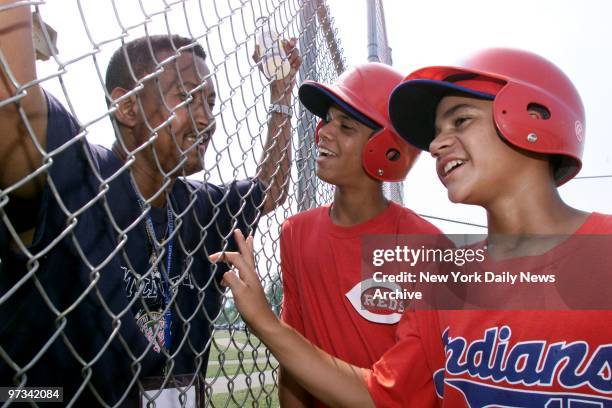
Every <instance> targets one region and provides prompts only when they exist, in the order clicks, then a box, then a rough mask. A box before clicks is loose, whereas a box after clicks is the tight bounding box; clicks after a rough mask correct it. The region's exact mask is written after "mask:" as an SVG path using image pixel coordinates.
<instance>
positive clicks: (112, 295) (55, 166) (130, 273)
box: [0, 94, 263, 405]
mask: <svg viewBox="0 0 612 408" xmlns="http://www.w3.org/2000/svg"><path fill="white" fill-rule="evenodd" d="M47 100H48V109H49V116H48V128H47V145H46V151H47V152H49V156H50V157H49V158H48V159H47V160H46V161H45V163H47V165H48V166H49V167H48V170H47V171H48V178H47V182H46V186H45V189H44V192H43V196H42V199H41V201H40V205H39V208H38V216H37V221H36V232H35V236H34V240H33V242H32V245H31V246H30V247H28V250H29V251H30V252H31V254H32V256H31V257H30V258H29V257H28V256H26V255H25V254H24V253H23V251H18V250H16V249H15V248H12V249H11V248H9V242H10V239H9V236H10V235H9V232H8V230H7V229H6V228H5V226H4V224H2V223H0V225H1V228H0V243H1V247H0V251H1V253H0V255H1V256H2V263H1V264H0V268H1V269H0V272H1V275H0V297H4V302H2V303H0V346H1V347H2V348H3V349H4V351H5V352H6V353H7V354H8V355H9V356H10V358H11V360H12V362H11V364H9V363H7V362H6V361H4V359H1V358H0V384H2V385H5V386H6V385H9V384H14V383H15V375H16V373H17V372H18V369H17V367H16V366H18V367H25V366H27V365H28V364H30V363H31V362H33V366H32V367H29V368H28V369H27V370H24V371H25V376H27V381H26V384H25V385H27V386H33V385H45V386H52V385H56V386H63V387H64V402H67V401H70V400H71V399H72V398H74V397H75V395H76V394H77V390H78V389H79V387H81V386H82V385H84V390H82V391H80V392H79V393H78V394H79V395H78V397H76V398H78V399H77V401H78V404H77V405H81V404H84V403H86V402H87V401H92V402H93V401H95V397H94V394H93V393H92V392H91V388H92V387H93V388H94V389H95V393H97V394H99V396H100V398H102V399H103V400H104V401H105V402H106V403H108V404H111V405H112V404H114V403H116V402H117V401H119V400H120V399H121V398H123V396H124V394H125V395H127V397H128V400H131V399H132V398H134V396H135V390H136V389H137V387H136V385H134V384H132V383H131V382H132V380H133V379H134V378H135V377H136V376H138V377H140V378H145V377H150V376H161V375H163V372H164V367H166V368H165V370H166V371H168V370H169V369H171V370H172V373H173V374H184V373H194V372H199V373H204V372H205V370H206V365H207V360H208V347H209V341H210V333H211V322H212V321H213V320H214V319H215V318H216V316H217V315H218V314H219V311H220V297H221V295H222V293H223V289H220V287H219V279H220V277H221V275H222V273H223V272H224V269H222V268H220V267H218V266H216V265H211V264H210V263H209V261H208V255H210V254H212V253H214V252H218V251H220V250H222V249H228V250H234V249H235V243H234V242H233V239H232V238H231V233H232V231H233V229H235V228H240V229H241V230H242V231H243V232H244V233H249V232H252V231H253V230H254V229H255V228H256V224H257V221H258V218H259V210H260V209H261V207H262V201H263V189H262V187H261V185H260V183H259V182H258V181H257V180H242V181H236V182H233V183H232V184H230V185H227V186H216V185H212V184H209V183H202V182H198V181H192V180H183V179H178V180H177V181H176V182H175V184H174V186H173V189H172V192H171V194H169V205H170V206H171V209H172V213H173V214H174V216H173V222H174V224H175V235H174V238H173V240H172V242H173V251H172V260H171V269H170V273H169V284H171V285H172V286H173V287H175V288H176V290H174V291H172V290H171V291H169V292H168V293H169V294H170V296H171V297H172V298H173V301H172V307H171V312H172V324H171V328H172V330H171V331H172V336H171V339H172V342H171V347H170V350H169V354H170V356H166V353H164V352H163V351H162V352H156V351H155V350H154V348H153V347H151V342H149V341H148V340H147V339H146V338H145V336H144V335H143V334H142V332H141V331H140V329H139V328H138V326H137V324H136V322H135V316H136V314H137V313H138V311H142V310H143V308H144V305H145V304H146V305H147V307H148V308H155V307H157V306H159V305H160V303H161V306H162V307H163V306H164V304H163V303H164V298H163V296H162V295H163V293H162V292H161V291H163V290H164V289H163V287H162V285H160V283H159V281H154V280H153V279H150V278H152V275H153V274H152V273H151V264H150V258H151V254H152V250H154V249H153V248H152V246H151V243H150V240H149V239H148V238H147V234H146V231H145V220H146V218H147V216H143V215H142V211H141V207H140V205H139V201H138V195H137V193H136V192H135V191H134V188H133V187H132V186H133V184H132V183H131V180H130V174H129V171H128V170H127V169H126V168H125V167H123V166H124V163H122V162H121V161H120V160H119V159H118V158H117V157H116V156H115V155H114V154H113V153H112V152H111V151H109V150H108V149H106V148H103V147H101V146H97V145H93V144H90V143H88V142H87V141H86V139H85V138H84V136H85V132H84V131H82V130H81V128H80V126H79V125H78V123H77V122H76V121H75V119H74V118H73V117H72V116H71V115H70V114H69V113H68V112H67V111H66V109H65V108H64V107H63V106H62V105H61V104H60V103H59V102H58V101H57V100H56V99H55V98H53V97H52V96H50V95H49V94H47ZM34 216H35V213H32V212H29V213H27V212H26V213H22V212H20V213H19V214H12V215H11V218H12V219H16V220H17V222H19V219H22V217H34ZM150 216H151V219H152V221H153V224H154V225H155V229H156V232H157V234H156V235H157V238H158V239H160V240H161V238H162V237H163V236H164V234H165V233H166V231H167V221H168V219H167V212H166V211H165V210H163V209H156V208H151V210H150ZM166 249H167V248H166ZM162 264H163V265H164V266H163V267H162ZM166 264H167V259H166V258H164V259H163V260H162V261H161V262H160V268H163V269H162V270H163V271H165V265H166ZM147 271H148V273H147ZM24 277H26V278H25V279H23V278H24ZM15 288H18V289H17V290H16V291H15V292H14V293H9V291H13V290H15ZM39 352H42V353H43V354H42V356H36V355H37V353H39ZM168 362H172V364H168ZM13 364H14V365H16V366H13ZM21 378H25V377H21ZM17 380H18V381H19V377H18V378H17Z"/></svg>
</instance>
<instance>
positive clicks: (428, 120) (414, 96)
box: [213, 49, 612, 408]
mask: <svg viewBox="0 0 612 408" xmlns="http://www.w3.org/2000/svg"><path fill="white" fill-rule="evenodd" d="M390 116H391V120H392V122H393V125H394V127H395V128H396V129H397V130H398V132H399V134H400V135H402V137H404V138H405V139H406V140H408V141H409V142H411V143H412V144H414V145H415V146H417V147H419V148H421V149H423V150H430V152H431V154H432V155H433V156H434V157H435V158H436V160H437V166H436V168H437V172H438V176H439V177H440V179H441V181H442V182H443V184H444V185H445V186H446V188H447V189H448V195H449V198H450V199H451V200H452V201H454V202H461V203H469V204H474V205H479V206H482V207H484V208H485V210H486V211H487V217H488V230H489V236H488V239H487V251H488V254H489V255H490V256H491V257H492V258H494V259H493V261H492V263H491V265H495V266H501V267H504V266H507V265H511V266H512V265H513V263H514V262H516V260H520V261H523V260H525V259H529V260H533V261H535V262H537V265H539V266H540V267H541V268H543V269H546V268H548V267H550V266H551V265H550V264H549V262H551V261H552V263H553V265H555V266H556V267H561V269H560V271H561V272H560V276H561V277H563V272H567V271H569V272H574V273H576V271H577V272H579V273H580V274H582V276H583V277H586V276H589V275H590V274H591V273H592V272H594V271H592V270H590V267H591V266H593V265H594V264H593V263H590V262H589V263H585V260H589V261H592V260H594V259H596V258H597V257H601V258H604V259H607V260H608V261H607V262H608V263H607V264H604V265H603V267H604V269H605V271H606V273H604V274H603V275H599V277H600V278H601V279H599V280H597V281H596V285H597V286H598V287H600V288H601V287H602V286H603V291H604V292H603V296H604V299H609V298H610V293H609V288H610V279H611V278H610V275H609V272H608V271H609V257H607V258H606V257H605V255H607V252H609V251H608V249H607V248H606V247H604V248H601V243H602V242H605V241H602V240H603V238H602V237H601V235H606V234H610V233H611V232H612V216H610V215H604V214H599V213H586V212H582V211H579V210H576V209H574V208H571V207H570V206H568V205H567V204H566V203H564V202H563V201H562V199H561V198H560V196H559V193H558V191H557V186H559V185H561V184H563V183H564V182H566V181H568V180H569V179H571V178H572V177H573V176H575V175H576V173H577V172H578V171H579V169H580V166H581V155H582V148H583V143H584V109H583V106H582V101H581V99H580V96H579V95H578V92H577V91H576V89H575V88H574V86H573V84H572V83H571V81H570V80H569V79H568V78H567V77H566V76H565V74H564V73H563V72H561V70H560V69H559V68H557V67H556V66H555V65H553V64H552V63H550V62H549V61H547V60H545V59H544V58H542V57H540V56H537V55H535V54H532V53H529V52H525V51H519V50H509V49H491V50H485V51H482V52H480V53H477V54H476V55H474V56H472V57H471V58H468V59H467V60H466V61H465V62H464V63H463V64H462V65H461V66H457V67H444V66H442V67H429V68H424V69H422V70H418V71H416V72H414V73H413V74H411V75H409V76H408V78H407V80H406V81H405V82H404V83H402V84H401V85H400V86H398V87H397V88H396V89H395V90H394V92H393V94H392V96H391V100H390ZM537 234H545V235H546V236H547V237H553V245H552V246H550V245H549V246H547V247H541V246H536V247H533V246H532V245H531V242H533V241H531V240H529V239H525V237H530V236H534V235H537ZM236 235H237V237H238V238H239V239H238V243H239V246H240V249H241V254H236V253H233V254H227V255H226V256H225V259H227V260H229V261H230V262H232V263H233V264H234V265H235V266H236V267H237V268H238V269H239V271H240V277H239V276H238V275H236V274H235V273H232V272H228V273H226V274H225V277H224V279H225V282H226V283H227V284H228V285H229V286H230V287H231V288H232V291H233V293H234V296H235V299H236V305H237V307H238V309H239V310H240V312H241V314H242V315H243V318H244V319H245V321H247V322H248V323H249V325H250V326H251V327H252V328H253V330H254V331H255V332H256V333H257V334H258V336H259V338H261V339H262V340H263V341H264V343H266V345H267V346H268V347H269V348H270V350H271V351H272V352H273V353H274V355H275V356H276V357H277V359H278V360H279V362H280V364H281V365H283V366H284V368H285V370H287V371H289V372H290V373H291V374H292V375H293V376H294V377H295V378H296V381H298V382H299V383H300V384H301V385H302V386H303V387H304V388H306V389H307V390H309V392H311V393H312V394H313V395H316V396H317V397H318V398H319V399H320V400H322V401H324V402H325V403H327V404H329V405H333V406H343V407H352V406H359V407H368V406H380V407H413V406H418V407H435V406H443V407H464V406H470V407H488V406H505V407H538V408H543V407H551V406H554V407H565V406H574V405H579V406H604V407H607V406H610V404H611V400H610V394H611V393H612V380H611V378H612V373H611V371H610V367H611V366H610V361H611V356H612V354H611V353H612V343H611V339H612V326H610V324H609V322H610V321H611V319H612V312H611V311H610V308H609V307H607V308H606V307H602V305H601V304H599V305H595V307H593V308H584V307H582V308H580V307H579V308H577V309H572V307H571V304H569V305H567V304H566V305H565V308H564V309H554V308H553V309H552V310H551V309H542V310H537V309H534V308H533V307H529V306H532V305H530V304H525V310H509V309H505V308H504V307H503V304H504V299H497V305H498V307H497V308H496V309H495V310H493V309H492V310H417V311H410V312H407V313H405V314H404V316H403V318H402V320H401V321H400V323H399V326H398V330H397V334H396V335H397V339H396V343H395V344H394V345H393V347H391V348H390V349H389V350H388V351H387V352H386V353H385V354H384V355H383V356H382V357H381V358H380V359H379V360H378V361H377V362H376V363H375V364H374V365H373V366H372V367H371V368H368V369H362V368H359V367H357V366H354V365H350V364H347V363H346V362H344V361H341V360H339V359H336V358H333V357H332V356H330V355H328V354H326V353H324V352H323V351H322V350H320V349H318V348H316V347H313V346H312V345H311V344H310V343H309V342H308V341H307V340H305V339H304V338H302V337H301V336H299V335H298V334H297V333H295V332H294V331H293V330H291V329H290V328H288V327H287V326H285V325H283V324H282V323H280V322H279V321H278V320H277V319H276V318H275V317H274V315H273V314H272V313H271V312H269V311H266V309H267V307H266V305H265V301H264V300H263V299H262V297H263V295H262V294H263V291H261V288H260V285H259V283H258V278H257V275H256V274H255V272H254V262H253V260H252V256H251V252H252V238H248V239H247V241H246V242H245V241H244V239H242V238H241V237H240V234H239V233H238V232H237V234H236ZM585 235H596V236H597V235H599V236H600V237H599V240H595V241H590V242H595V243H599V247H597V246H596V247H595V253H594V255H595V256H592V257H588V256H587V257H586V258H581V257H579V256H576V254H574V253H573V252H570V255H571V256H570V257H568V253H567V251H566V250H567V248H568V246H567V244H568V243H576V242H578V243H581V242H584V241H580V238H581V237H582V238H584V236H585ZM595 238H597V237H595ZM604 238H605V237H604ZM587 242H589V241H587ZM570 248H572V247H570ZM578 248H580V251H581V252H582V253H583V254H584V253H587V254H589V253H590V252H589V251H592V248H589V247H586V248H585V247H584V246H578ZM591 255H593V254H591ZM220 258H221V257H220V255H216V256H214V257H213V259H214V260H218V259H220ZM568 259H572V260H573V263H571V262H570V266H569V267H567V266H566V262H567V261H568ZM518 265H519V266H520V265H522V264H521V263H519V264H518ZM513 266H516V264H514V265H513ZM600 266H601V265H600ZM564 268H565V269H564ZM557 289H558V290H559V292H558V293H557V295H561V296H562V295H568V294H569V295H570V296H574V295H578V296H579V292H578V293H577V294H576V293H573V291H574V290H578V287H576V286H575V285H573V286H570V287H569V288H563V287H558V288H557ZM563 290H567V292H566V293H563ZM598 293H600V294H601V293H602V292H601V290H600V291H599V292H598ZM520 295H521V293H518V296H520ZM536 300H537V299H536ZM580 300H581V301H584V300H585V299H580ZM586 300H587V301H588V300H589V299H588V298H587V299H586ZM500 303H501V305H500ZM597 309H599V310H597ZM304 362H307V364H306V366H305V367H304Z"/></svg>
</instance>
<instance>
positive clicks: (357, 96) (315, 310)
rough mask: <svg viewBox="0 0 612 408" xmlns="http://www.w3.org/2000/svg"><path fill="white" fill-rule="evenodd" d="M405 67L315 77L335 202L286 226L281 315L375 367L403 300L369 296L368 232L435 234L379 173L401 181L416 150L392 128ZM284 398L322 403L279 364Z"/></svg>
mask: <svg viewBox="0 0 612 408" xmlns="http://www.w3.org/2000/svg"><path fill="white" fill-rule="evenodd" d="M401 80H402V75H401V74H400V73H399V72H397V71H395V70H394V69H392V68H391V67H388V66H386V65H383V64H379V63H369V64H364V65H359V66H356V67H353V68H351V69H349V70H348V71H347V72H345V73H344V74H342V75H341V76H340V77H339V78H338V80H337V82H336V83H334V84H322V83H317V82H312V81H307V82H306V83H304V84H303V85H302V86H301V87H300V90H299V97H300V101H301V102H302V104H303V105H304V106H305V107H306V108H307V109H308V110H309V111H311V112H312V113H313V114H315V115H316V116H318V117H319V118H320V119H321V121H320V123H319V125H318V126H317V129H316V132H315V142H316V143H317V147H318V151H319V155H318V157H317V160H316V163H317V166H316V172H317V176H318V177H319V178H320V179H321V180H323V181H325V182H327V183H330V184H332V185H334V186H335V191H334V199H333V202H331V203H329V204H326V205H324V206H321V207H318V208H315V209H312V210H309V211H306V212H303V213H300V214H298V215H295V216H293V217H290V218H289V219H287V221H285V223H284V224H283V226H282V235H281V267H282V278H283V289H284V291H283V310H282V318H283V320H284V321H285V322H286V323H288V324H289V325H291V326H292V327H294V328H295V329H296V330H297V331H299V332H300V333H302V334H303V335H304V336H305V337H306V338H308V339H309V340H310V341H312V342H313V344H316V345H317V346H318V347H321V348H322V349H323V350H325V351H326V352H328V353H330V354H332V355H334V356H336V357H339V358H341V359H343V360H345V361H348V362H350V363H351V364H354V365H357V366H360V367H369V366H371V365H372V364H373V363H374V362H375V361H376V360H378V358H379V357H380V356H381V355H382V354H383V353H384V351H385V350H387V349H388V348H389V347H390V346H391V345H392V344H393V343H394V338H395V337H394V336H395V329H396V327H397V322H398V321H399V316H400V315H401V312H402V311H403V308H404V307H405V306H404V305H403V302H401V301H400V302H394V303H392V304H391V303H386V302H383V301H381V302H374V301H372V302H368V301H364V299H366V298H365V297H364V296H368V295H367V291H368V288H369V285H368V279H367V277H365V276H362V274H361V259H362V256H361V252H362V243H363V239H364V238H365V237H367V236H373V235H376V234H438V233H439V230H438V229H437V228H436V227H434V226H433V225H432V224H430V223H429V222H427V221H425V220H423V219H422V218H420V217H419V216H417V215H416V214H415V213H414V212H412V211H411V210H409V209H406V208H403V207H401V206H400V205H398V204H396V203H394V202H390V201H388V200H387V199H386V198H385V197H384V195H383V190H382V182H383V181H395V182H400V181H401V180H403V179H404V177H405V176H406V174H407V173H408V171H409V169H410V167H411V166H412V164H413V163H414V161H415V160H416V158H417V151H416V149H414V148H412V147H410V146H409V145H408V144H406V143H405V142H404V141H403V140H401V139H400V138H399V137H398V135H397V134H396V133H395V131H394V130H393V129H392V128H391V126H390V123H389V117H388V98H389V95H390V93H391V91H392V90H393V88H394V87H395V86H396V85H398V84H399V83H400V81H401ZM279 388H280V390H279V392H280V399H281V402H282V403H283V404H284V405H286V406H291V407H297V406H311V405H315V406H319V405H321V404H320V403H319V402H317V401H313V400H312V398H311V396H310V395H308V393H306V392H304V390H303V389H302V387H300V386H299V385H298V384H297V383H295V381H292V378H291V377H290V376H289V375H288V374H287V373H286V371H284V370H283V369H282V368H281V379H280V385H279Z"/></svg>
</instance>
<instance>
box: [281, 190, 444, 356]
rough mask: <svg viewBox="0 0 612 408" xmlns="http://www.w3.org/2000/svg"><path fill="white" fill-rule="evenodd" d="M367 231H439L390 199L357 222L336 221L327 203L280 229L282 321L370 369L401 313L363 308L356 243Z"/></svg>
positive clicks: (335, 353)
mask: <svg viewBox="0 0 612 408" xmlns="http://www.w3.org/2000/svg"><path fill="white" fill-rule="evenodd" d="M369 234H394V235H397V234H440V230H438V228H436V227H435V226H433V225H432V224H431V223H429V222H427V221H425V220H424V219H422V218H421V217H419V216H418V215H416V214H415V213H414V212H413V211H411V210H409V209H406V208H404V207H401V206H399V205H398V204H395V203H393V202H391V203H390V204H389V207H388V208H387V209H386V210H385V211H384V212H382V213H381V214H379V215H378V216H376V217H374V218H373V219H371V220H369V221H366V222H364V223H362V224H359V225H356V226H352V227H341V226H337V225H335V224H334V223H333V222H332V220H331V218H330V216H329V205H327V206H323V207H318V208H315V209H312V210H309V211H306V212H303V213H300V214H297V215H295V216H293V217H291V218H289V219H287V220H286V221H285V223H284V224H283V226H282V230H281V268H282V278H283V308H282V314H281V317H282V319H283V320H284V321H285V322H286V323H288V324H289V325H291V326H292V327H294V328H295V329H296V330H297V331H299V332H300V333H301V334H302V335H304V336H305V337H306V338H307V339H308V340H310V341H311V342H312V343H313V344H315V345H317V346H318V347H320V348H321V349H323V350H325V351H326V352H327V353H329V354H331V355H333V356H336V357H338V358H340V359H342V360H344V361H347V362H349V363H351V364H353V365H356V366H359V367H371V366H372V364H374V362H375V361H377V360H378V359H379V358H380V356H382V354H383V353H384V352H385V351H386V350H387V349H389V348H390V347H391V346H392V345H393V344H394V343H395V330H396V328H397V323H398V322H399V319H400V317H401V312H403V310H397V311H396V312H397V313H382V312H381V313H372V312H370V311H368V310H364V309H363V308H362V292H361V283H362V274H361V259H362V257H361V243H362V238H363V237H364V236H366V235H369Z"/></svg>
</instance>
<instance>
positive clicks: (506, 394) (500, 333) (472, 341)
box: [364, 213, 612, 408]
mask: <svg viewBox="0 0 612 408" xmlns="http://www.w3.org/2000/svg"><path fill="white" fill-rule="evenodd" d="M610 233H612V216H609V215H602V214H597V213H594V214H592V215H591V216H590V217H589V218H588V219H587V221H586V222H585V223H584V224H583V225H582V226H581V227H580V228H579V229H578V231H576V234H577V235H585V234H593V235H598V234H610ZM587 273H588V271H585V274H587ZM601 284H602V285H608V287H610V286H609V285H612V276H611V277H610V278H609V281H607V282H603V281H602V282H601ZM364 379H365V381H366V384H367V386H368V389H369V392H370V395H371V396H372V398H373V400H374V401H375V403H376V405H377V406H380V407H413V406H414V407H436V406H439V407H466V406H469V407H474V408H481V407H492V406H495V407H499V406H503V407H542V408H544V407H547V408H550V407H555V408H557V407H558V408H573V407H612V311H611V310H587V311H585V310H554V311H538V310H495V311H492V310H488V311H487V310H485V311H483V310H467V311H466V310H463V311H459V310H457V311H445V310H441V311H425V310H420V311H416V312H415V311H411V312H407V313H405V314H404V316H403V317H402V320H401V322H400V324H399V327H398V330H397V342H396V343H395V345H394V346H393V347H392V348H391V349H389V350H388V351H387V353H385V354H384V355H383V356H382V358H381V359H380V360H379V361H378V362H376V364H375V365H374V366H373V368H372V370H364Z"/></svg>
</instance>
